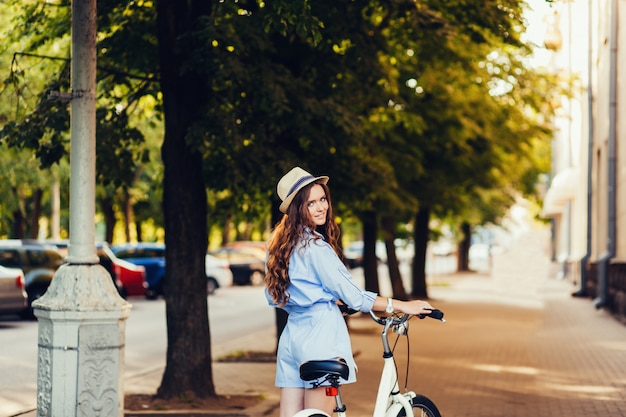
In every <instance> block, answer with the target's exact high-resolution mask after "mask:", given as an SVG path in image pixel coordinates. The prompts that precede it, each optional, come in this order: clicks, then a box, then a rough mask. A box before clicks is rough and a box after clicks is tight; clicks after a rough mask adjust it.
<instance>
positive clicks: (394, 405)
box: [370, 312, 415, 417]
mask: <svg viewBox="0 0 626 417" xmlns="http://www.w3.org/2000/svg"><path fill="white" fill-rule="evenodd" d="M370 315H371V316H372V318H373V319H374V320H376V321H378V322H379V323H380V320H384V321H385V324H384V328H383V331H382V342H383V370H382V374H381V376H380V382H379V385H378V394H377V395H376V403H375V405H374V414H373V417H385V416H396V415H398V412H399V411H400V410H401V409H402V408H404V411H405V413H406V416H407V417H413V408H412V406H411V399H412V398H414V397H415V393H414V392H407V393H404V394H401V393H400V388H399V386H398V373H397V370H396V365H395V359H394V357H393V352H392V351H391V349H390V347H389V338H388V331H389V329H390V328H391V326H392V324H393V320H392V319H390V318H384V319H380V318H378V317H376V315H375V314H374V313H371V312H370ZM402 325H404V324H402Z"/></svg>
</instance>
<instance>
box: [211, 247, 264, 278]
mask: <svg viewBox="0 0 626 417" xmlns="http://www.w3.org/2000/svg"><path fill="white" fill-rule="evenodd" d="M209 253H210V254H211V255H213V256H215V257H216V258H219V259H223V260H225V261H227V262H228V264H229V265H230V270H231V271H232V273H233V284H235V285H262V284H263V283H264V282H265V281H264V279H265V251H264V250H262V251H260V250H259V249H258V248H256V249H255V248H251V247H247V246H245V245H233V244H231V245H228V246H222V247H221V248H219V249H217V250H215V251H211V252H209ZM261 256H262V257H261Z"/></svg>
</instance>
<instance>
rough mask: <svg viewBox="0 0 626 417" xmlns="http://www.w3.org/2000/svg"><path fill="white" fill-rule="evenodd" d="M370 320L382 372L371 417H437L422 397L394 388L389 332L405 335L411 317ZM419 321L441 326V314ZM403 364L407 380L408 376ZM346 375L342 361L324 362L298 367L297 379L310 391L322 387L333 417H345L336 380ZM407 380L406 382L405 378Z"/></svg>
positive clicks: (321, 415) (317, 414)
mask: <svg viewBox="0 0 626 417" xmlns="http://www.w3.org/2000/svg"><path fill="white" fill-rule="evenodd" d="M370 316H372V319H373V320H374V321H375V322H377V323H378V324H380V325H382V326H383V330H382V342H383V361H384V364H383V371H382V374H381V376H380V383H379V385H378V395H377V396H376V403H375V405H374V414H373V417H400V416H404V417H441V414H440V413H439V410H438V409H437V406H436V405H435V403H433V402H432V401H431V400H430V399H429V398H427V397H426V396H424V395H421V394H417V393H415V392H413V391H408V390H407V387H406V386H405V392H404V393H401V392H400V388H399V385H398V371H397V369H396V362H395V359H394V356H393V350H392V349H391V348H390V346H389V334H388V333H389V329H392V330H393V331H394V332H395V333H397V334H398V335H401V336H406V335H407V333H408V323H407V321H408V320H409V318H411V317H413V316H411V315H408V314H405V315H402V316H398V315H392V316H389V317H379V316H377V315H376V314H375V313H373V312H370ZM419 317H420V318H424V317H431V318H434V319H438V320H440V321H442V322H445V320H444V318H443V312H441V311H440V310H432V311H431V313H430V314H429V315H420V316H419ZM408 368H409V363H408V361H407V370H406V372H407V376H408V372H409V369H408ZM348 373H349V368H348V365H347V364H346V361H345V360H344V359H342V358H333V359H328V360H314V361H308V362H305V363H303V364H302V365H301V366H300V378H302V379H303V380H305V381H314V382H313V386H314V387H320V386H326V395H328V396H333V397H335V403H336V407H335V409H334V410H333V413H334V414H335V415H336V416H337V417H347V414H346V405H345V404H344V403H343V400H342V399H341V390H340V384H339V378H343V379H347V378H348ZM407 379H408V378H407ZM294 417H331V416H329V415H328V414H326V413H325V412H324V411H321V410H316V409H311V408H309V409H306V410H302V411H300V412H298V413H296V414H295V415H294Z"/></svg>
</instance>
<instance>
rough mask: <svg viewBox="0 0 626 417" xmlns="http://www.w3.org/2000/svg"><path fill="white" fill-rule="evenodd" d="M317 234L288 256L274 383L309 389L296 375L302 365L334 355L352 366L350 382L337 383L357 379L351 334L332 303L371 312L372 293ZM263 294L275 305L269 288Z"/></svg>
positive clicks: (298, 374)
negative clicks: (283, 321) (285, 317)
mask: <svg viewBox="0 0 626 417" xmlns="http://www.w3.org/2000/svg"><path fill="white" fill-rule="evenodd" d="M314 233H316V232H314ZM318 236H319V237H320V238H319V239H313V236H312V235H311V237H310V239H308V240H303V241H301V242H300V243H299V245H298V246H297V247H296V249H294V251H293V252H292V255H291V258H290V260H289V279H290V281H291V282H290V284H289V286H288V287H287V290H288V291H289V294H290V298H289V301H288V302H287V304H286V305H285V306H284V307H283V309H284V310H285V311H286V312H287V313H289V319H288V321H287V325H286V326H285V329H284V330H283V333H282V334H281V337H280V340H279V342H278V352H277V359H276V386H277V387H281V388H310V387H311V382H306V381H303V380H301V379H300V364H301V363H303V362H306V361H309V360H315V359H330V358H334V357H342V358H344V359H345V360H346V362H347V363H348V366H349V367H350V375H349V377H348V380H347V381H341V382H342V383H350V382H355V381H356V364H355V362H354V357H353V355H352V346H351V343H350V335H349V334H348V328H347V326H346V322H345V320H344V318H343V315H342V314H341V311H340V310H339V307H338V306H337V305H336V301H337V300H339V299H341V300H343V301H344V302H345V303H346V304H347V305H348V306H350V307H351V308H353V309H355V310H359V311H362V312H369V311H370V310H371V309H372V306H373V305H374V301H375V300H376V294H375V293H373V292H371V291H365V290H363V289H361V288H360V287H359V286H357V285H356V284H355V282H354V281H353V280H352V277H351V275H350V273H349V272H348V270H347V269H346V267H345V265H344V264H343V263H342V262H341V260H340V259H339V257H338V256H337V254H336V253H335V251H334V250H333V249H332V247H331V246H330V245H329V244H328V243H327V242H325V241H324V240H323V238H321V235H318ZM265 294H266V297H267V300H268V302H269V304H270V305H271V306H273V307H277V306H276V304H275V303H274V302H273V301H272V300H271V297H269V294H268V293H267V290H266V292H265Z"/></svg>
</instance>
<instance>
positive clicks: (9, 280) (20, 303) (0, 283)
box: [0, 266, 28, 314]
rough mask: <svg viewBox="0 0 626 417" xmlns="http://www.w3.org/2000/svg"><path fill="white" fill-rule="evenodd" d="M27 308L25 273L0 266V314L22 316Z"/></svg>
mask: <svg viewBox="0 0 626 417" xmlns="http://www.w3.org/2000/svg"><path fill="white" fill-rule="evenodd" d="M27 306H28V296H27V295H26V290H25V284H24V272H22V270H21V269H16V268H6V267H4V266H0V314H15V313H18V314H21V313H23V312H24V309H25V308H26V307H27Z"/></svg>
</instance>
